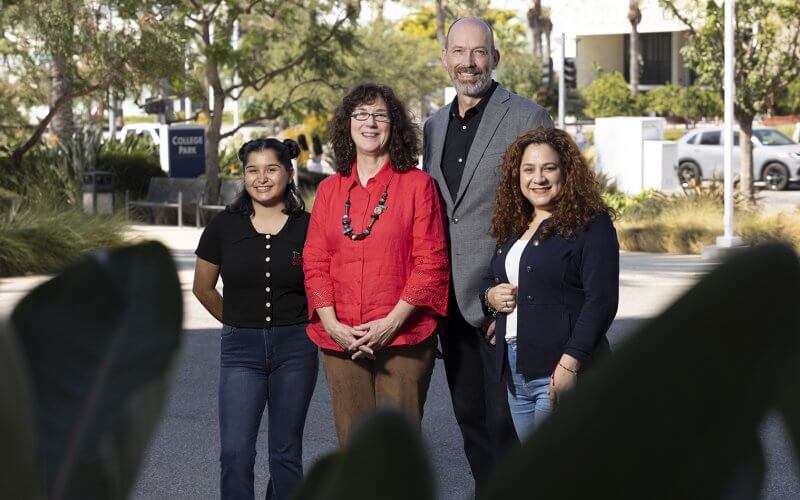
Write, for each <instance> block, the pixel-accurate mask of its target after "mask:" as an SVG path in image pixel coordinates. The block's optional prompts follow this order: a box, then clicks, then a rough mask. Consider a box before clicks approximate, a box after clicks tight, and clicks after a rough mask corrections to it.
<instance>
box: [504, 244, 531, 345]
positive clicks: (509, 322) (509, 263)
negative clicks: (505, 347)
mask: <svg viewBox="0 0 800 500" xmlns="http://www.w3.org/2000/svg"><path fill="white" fill-rule="evenodd" d="M529 241H530V240H517V241H516V242H515V243H514V245H512V247H511V250H509V251H508V253H507V254H506V263H505V264H506V275H508V282H509V283H511V284H512V285H514V286H519V261H520V259H522V252H523V251H524V250H525V247H526V246H528V242H529ZM515 338H517V308H516V307H514V310H513V311H511V312H510V313H508V316H506V341H508V339H515Z"/></svg>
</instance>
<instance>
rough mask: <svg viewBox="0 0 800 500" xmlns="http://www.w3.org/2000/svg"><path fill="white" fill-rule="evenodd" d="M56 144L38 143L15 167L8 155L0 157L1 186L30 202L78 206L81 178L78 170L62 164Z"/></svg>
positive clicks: (30, 203)
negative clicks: (20, 163) (39, 144)
mask: <svg viewBox="0 0 800 500" xmlns="http://www.w3.org/2000/svg"><path fill="white" fill-rule="evenodd" d="M63 160H64V159H63V157H62V155H61V152H60V151H59V149H58V145H57V144H51V145H49V146H45V145H42V146H39V147H38V148H36V149H34V150H33V151H32V152H31V153H29V154H28V155H26V156H25V157H24V158H23V162H22V166H21V167H20V168H18V167H16V166H15V165H14V164H13V162H12V161H11V159H10V158H3V157H0V188H2V189H5V190H7V191H9V192H12V193H15V194H17V195H18V196H20V197H21V198H22V199H23V200H24V201H25V203H27V204H29V205H31V206H33V205H37V204H41V203H52V204H61V205H66V206H77V204H78V199H79V196H78V195H79V186H80V179H79V177H78V176H77V175H78V174H77V172H74V171H71V170H67V169H65V168H62V167H63V166H64V165H67V166H69V164H68V163H65V162H64V161H63Z"/></svg>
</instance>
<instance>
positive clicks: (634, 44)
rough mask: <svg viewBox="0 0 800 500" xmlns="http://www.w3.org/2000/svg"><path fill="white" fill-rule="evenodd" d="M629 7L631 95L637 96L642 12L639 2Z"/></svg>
mask: <svg viewBox="0 0 800 500" xmlns="http://www.w3.org/2000/svg"><path fill="white" fill-rule="evenodd" d="M628 5H629V6H628V20H629V21H630V23H631V40H630V42H631V43H630V50H629V51H628V56H629V58H630V64H629V65H628V70H629V71H628V72H629V73H630V82H631V94H633V95H634V96H637V95H639V23H640V22H641V21H642V11H641V10H639V0H630V3H629V4H628Z"/></svg>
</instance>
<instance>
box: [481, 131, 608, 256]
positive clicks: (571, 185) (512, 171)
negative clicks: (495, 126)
mask: <svg viewBox="0 0 800 500" xmlns="http://www.w3.org/2000/svg"><path fill="white" fill-rule="evenodd" d="M531 144H547V145H548V146H550V147H551V148H553V149H554V150H555V152H556V153H558V160H559V164H560V167H561V175H562V176H563V177H564V188H563V189H562V190H561V192H560V193H559V194H558V196H557V198H556V200H555V209H554V210H553V215H552V216H551V218H550V223H549V224H548V225H546V226H542V237H543V238H547V237H548V236H551V235H553V234H558V235H560V236H563V237H565V238H569V237H572V235H573V234H574V232H575V230H576V229H579V228H580V227H583V226H585V225H586V224H588V223H589V220H590V219H591V218H592V217H594V216H595V215H597V214H601V213H606V214H608V215H610V216H611V217H612V218H614V217H615V215H616V214H615V212H614V211H613V210H612V209H611V208H609V207H608V205H606V203H605V202H604V201H603V197H602V195H601V194H600V184H599V183H598V182H597V178H596V177H595V175H594V172H593V171H592V169H590V168H589V165H588V164H587V163H586V159H585V158H584V157H583V155H582V154H581V152H580V150H579V149H578V146H577V145H576V144H575V141H574V140H572V137H570V135H569V134H568V133H566V132H564V131H563V130H559V129H556V128H538V129H536V130H531V131H529V132H525V133H524V134H522V135H520V136H519V137H517V139H516V140H515V141H514V142H513V143H512V144H511V145H510V146H509V147H508V149H507V150H506V153H505V155H504V156H503V164H502V166H501V167H500V182H499V183H498V186H497V194H496V199H495V209H494V217H493V219H492V229H491V230H490V231H489V235H490V236H492V237H494V238H496V239H497V244H498V245H501V244H502V243H503V242H505V241H506V240H508V238H510V237H512V236H514V235H515V234H517V233H518V232H520V231H522V230H523V229H524V228H525V227H526V226H527V225H528V224H530V222H531V220H533V211H534V210H533V206H532V205H531V203H530V202H529V201H528V200H527V199H526V198H525V197H524V196H523V195H522V191H520V188H519V169H520V165H521V163H522V155H523V154H524V153H525V149H526V148H527V147H528V146H530V145H531Z"/></svg>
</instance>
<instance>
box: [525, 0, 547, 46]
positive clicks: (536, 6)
mask: <svg viewBox="0 0 800 500" xmlns="http://www.w3.org/2000/svg"><path fill="white" fill-rule="evenodd" d="M528 26H530V28H531V37H532V39H533V44H532V49H533V56H534V57H536V58H537V59H541V58H542V31H543V30H542V0H534V2H533V7H531V8H530V9H528ZM548 56H549V54H548Z"/></svg>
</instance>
